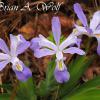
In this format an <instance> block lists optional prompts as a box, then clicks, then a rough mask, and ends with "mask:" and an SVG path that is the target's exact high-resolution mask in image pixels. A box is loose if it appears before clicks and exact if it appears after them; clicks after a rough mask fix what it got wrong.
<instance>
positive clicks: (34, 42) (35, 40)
mask: <svg viewBox="0 0 100 100" xmlns="http://www.w3.org/2000/svg"><path fill="white" fill-rule="evenodd" d="M39 41H40V39H39V38H38V37H36V38H33V39H32V40H31V45H30V48H31V49H32V50H33V51H35V50H36V49H39V48H41V47H40V45H39Z"/></svg>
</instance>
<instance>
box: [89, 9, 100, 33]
mask: <svg viewBox="0 0 100 100" xmlns="http://www.w3.org/2000/svg"><path fill="white" fill-rule="evenodd" d="M99 25H100V10H99V11H96V12H95V13H94V15H93V18H92V20H91V21H90V29H92V30H93V31H94V30H96V29H98V27H99Z"/></svg>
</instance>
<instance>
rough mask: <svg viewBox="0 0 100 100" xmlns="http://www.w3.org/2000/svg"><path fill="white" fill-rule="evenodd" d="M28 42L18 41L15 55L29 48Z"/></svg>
mask: <svg viewBox="0 0 100 100" xmlns="http://www.w3.org/2000/svg"><path fill="white" fill-rule="evenodd" d="M29 46H30V42H28V41H25V42H23V43H20V44H19V45H18V47H17V50H16V55H18V54H21V53H23V52H24V51H25V50H26V49H27V48H29Z"/></svg>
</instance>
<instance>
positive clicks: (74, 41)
mask: <svg viewBox="0 0 100 100" xmlns="http://www.w3.org/2000/svg"><path fill="white" fill-rule="evenodd" d="M72 44H77V37H76V36H75V34H70V35H69V36H68V37H67V39H66V40H64V41H63V42H62V43H61V45H60V46H59V49H60V50H61V51H62V50H64V49H65V48H66V47H68V46H70V45H72Z"/></svg>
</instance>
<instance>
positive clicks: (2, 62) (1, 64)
mask: <svg viewBox="0 0 100 100" xmlns="http://www.w3.org/2000/svg"><path fill="white" fill-rule="evenodd" d="M8 63H9V61H8V60H4V61H0V71H1V70H3V68H5V67H6V65H7V64H8Z"/></svg>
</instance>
